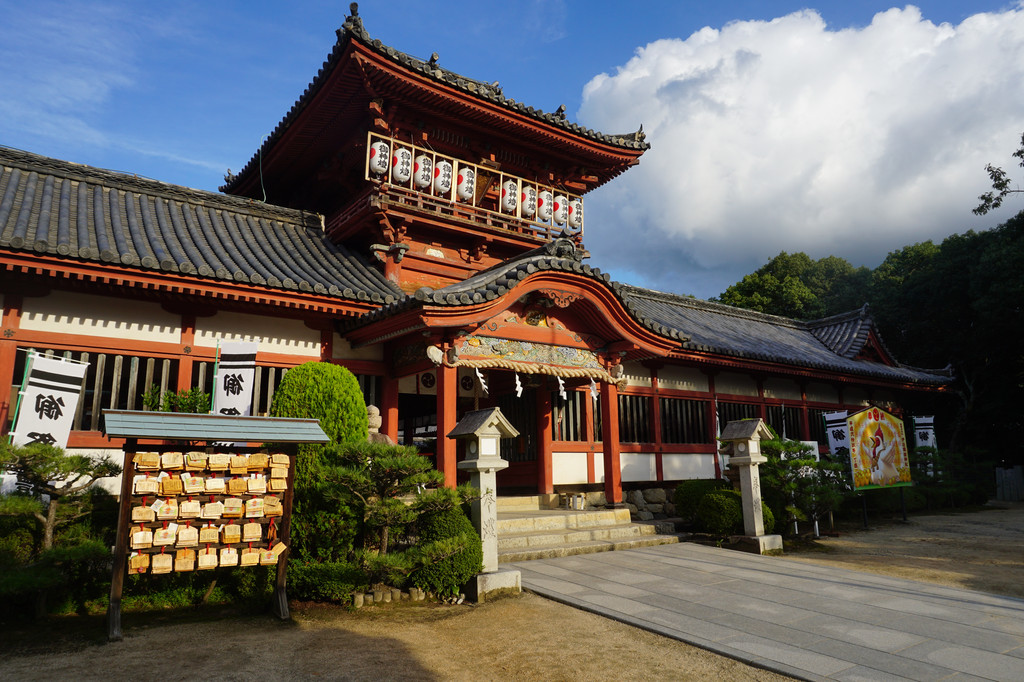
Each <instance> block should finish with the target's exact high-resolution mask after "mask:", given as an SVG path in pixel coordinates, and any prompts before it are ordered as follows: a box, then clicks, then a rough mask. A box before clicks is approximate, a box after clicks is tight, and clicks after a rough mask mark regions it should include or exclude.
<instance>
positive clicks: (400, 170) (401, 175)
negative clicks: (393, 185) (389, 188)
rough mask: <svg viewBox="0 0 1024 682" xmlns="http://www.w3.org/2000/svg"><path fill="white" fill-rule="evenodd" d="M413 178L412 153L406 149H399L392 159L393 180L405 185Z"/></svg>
mask: <svg viewBox="0 0 1024 682" xmlns="http://www.w3.org/2000/svg"><path fill="white" fill-rule="evenodd" d="M411 177H412V152H411V151H409V150H408V149H406V148H405V147H398V148H397V149H395V153H394V155H392V157H391V179H392V180H394V181H395V182H397V183H399V184H402V185H404V184H405V183H407V182H409V178H411Z"/></svg>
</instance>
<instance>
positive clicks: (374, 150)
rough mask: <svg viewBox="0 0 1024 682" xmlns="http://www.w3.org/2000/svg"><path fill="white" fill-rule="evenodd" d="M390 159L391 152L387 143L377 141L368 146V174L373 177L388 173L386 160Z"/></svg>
mask: <svg viewBox="0 0 1024 682" xmlns="http://www.w3.org/2000/svg"><path fill="white" fill-rule="evenodd" d="M390 157H391V150H390V149H389V148H388V143H387V142H384V141H382V140H377V141H376V142H374V143H373V144H371V145H370V172H371V173H373V174H374V175H383V174H384V173H387V172H388V159H389V158H390Z"/></svg>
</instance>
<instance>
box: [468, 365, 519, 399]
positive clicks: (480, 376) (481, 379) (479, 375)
mask: <svg viewBox="0 0 1024 682" xmlns="http://www.w3.org/2000/svg"><path fill="white" fill-rule="evenodd" d="M476 378H477V381H479V382H480V388H481V389H483V392H484V395H488V393H487V382H486V381H484V375H483V374H482V373H481V372H480V368H479V367H477V368H476ZM518 379H519V377H518V376H517V377H516V380H517V381H518Z"/></svg>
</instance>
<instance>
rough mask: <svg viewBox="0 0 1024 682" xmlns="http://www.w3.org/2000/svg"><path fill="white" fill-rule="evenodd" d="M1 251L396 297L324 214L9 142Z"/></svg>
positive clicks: (0, 185)
mask: <svg viewBox="0 0 1024 682" xmlns="http://www.w3.org/2000/svg"><path fill="white" fill-rule="evenodd" d="M0 249H5V250H10V251H33V252H37V253H46V254H50V255H54V256H60V257H65V258H69V259H72V260H83V261H99V262H102V263H117V264H120V265H124V266H126V267H132V268H140V269H149V270H162V271H164V272H175V273H180V274H183V275H189V276H192V277H198V278H210V279H220V280H228V281H235V282H241V283H249V284H253V285H256V286H262V287H266V288H271V289H289V290H299V291H306V292H314V291H315V292H318V293H321V294H326V295H330V296H334V297H337V298H342V299H350V300H360V301H374V302H377V303H381V304H387V303H391V302H393V301H395V300H397V299H398V298H399V297H401V296H402V292H401V290H400V289H398V287H396V286H395V285H394V284H392V283H391V282H389V281H388V280H387V279H386V278H384V276H383V275H381V274H380V273H379V272H378V271H377V270H375V269H373V268H372V267H370V266H369V265H368V264H367V263H366V262H365V261H363V260H362V259H361V258H359V257H358V256H356V255H355V254H353V253H351V252H350V251H348V250H347V249H345V248H344V247H342V246H338V245H336V244H334V243H332V242H331V241H330V240H328V239H327V237H326V235H325V234H324V231H323V229H322V221H321V218H320V216H318V215H315V214H310V213H306V212H303V211H296V210H292V209H286V208H281V207H277V206H270V205H267V204H261V203H258V202H254V201H251V200H248V199H241V198H238V197H230V196H226V195H222V194H216V193H213V192H202V191H199V190H193V189H188V188H186V187H178V186H175V185H168V184H165V183H161V182H155V181H152V180H145V179H142V178H138V177H135V176H130V175H124V174H121V173H114V172H112V171H105V170H100V169H96V168H90V167H88V166H80V165H77V164H72V163H67V162H64V161H58V160H56V159H49V158H46V157H42V156H37V155H35V154H29V153H27V152H22V151H18V150H14V149H9V148H4V147H0Z"/></svg>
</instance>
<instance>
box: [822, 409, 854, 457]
mask: <svg viewBox="0 0 1024 682" xmlns="http://www.w3.org/2000/svg"><path fill="white" fill-rule="evenodd" d="M846 414H847V413H846V410H842V411H841V412H826V413H825V414H823V415H822V416H823V417H824V418H825V433H826V434H827V435H828V450H829V452H830V453H832V454H833V455H836V454H838V450H839V448H846V451H847V452H849V451H850V430H849V425H848V424H847V423H846Z"/></svg>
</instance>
